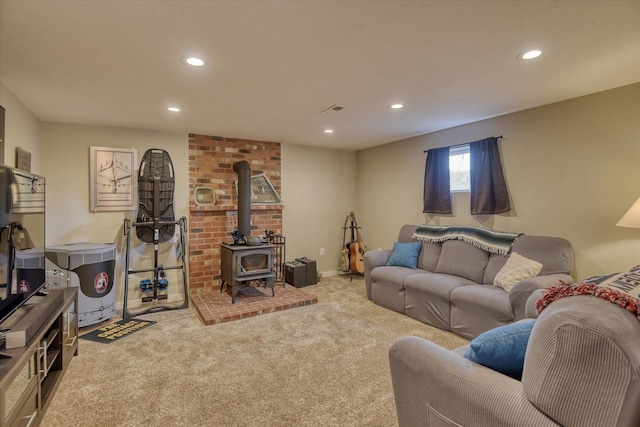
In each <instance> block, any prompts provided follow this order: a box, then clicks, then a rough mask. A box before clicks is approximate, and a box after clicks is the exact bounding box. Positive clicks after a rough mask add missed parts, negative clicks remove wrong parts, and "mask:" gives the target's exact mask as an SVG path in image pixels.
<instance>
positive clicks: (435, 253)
mask: <svg viewBox="0 0 640 427" xmlns="http://www.w3.org/2000/svg"><path fill="white" fill-rule="evenodd" d="M441 251H442V245H440V244H438V243H430V242H422V249H421V250H420V256H419V257H418V268H421V269H423V270H427V271H430V272H432V273H433V272H435V271H436V267H437V266H438V259H439V258H440V252H441Z"/></svg>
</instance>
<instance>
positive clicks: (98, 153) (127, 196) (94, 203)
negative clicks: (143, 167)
mask: <svg viewBox="0 0 640 427" xmlns="http://www.w3.org/2000/svg"><path fill="white" fill-rule="evenodd" d="M136 156H137V150H136V149H135V148H111V147H95V146H91V147H89V168H90V170H89V191H90V202H89V205H90V206H89V209H90V211H91V212H103V211H130V210H134V209H135V208H136V200H137V197H136V196H137V194H136V182H137V181H136V178H135V169H136Z"/></svg>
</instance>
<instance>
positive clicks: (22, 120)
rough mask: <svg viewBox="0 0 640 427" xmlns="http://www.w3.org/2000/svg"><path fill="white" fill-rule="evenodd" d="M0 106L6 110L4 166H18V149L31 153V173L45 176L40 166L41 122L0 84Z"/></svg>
mask: <svg viewBox="0 0 640 427" xmlns="http://www.w3.org/2000/svg"><path fill="white" fill-rule="evenodd" d="M0 105H2V106H3V107H4V109H5V131H4V137H5V144H4V164H5V165H8V166H11V167H15V166H16V148H17V147H20V148H22V149H23V150H26V151H28V152H30V153H31V172H33V173H35V174H37V175H44V174H43V173H42V169H41V166H40V159H41V157H42V156H41V155H40V144H41V135H40V120H38V118H37V117H36V116H35V115H34V114H33V113H32V112H31V111H29V109H28V108H27V107H25V106H24V104H23V103H22V101H20V100H19V99H18V98H17V97H16V96H15V95H14V94H13V92H11V91H10V90H9V89H8V88H7V87H6V86H5V85H4V84H2V83H1V82H0Z"/></svg>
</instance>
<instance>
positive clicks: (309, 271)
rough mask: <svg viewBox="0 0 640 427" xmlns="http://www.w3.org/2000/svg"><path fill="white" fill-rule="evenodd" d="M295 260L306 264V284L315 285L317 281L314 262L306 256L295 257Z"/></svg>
mask: <svg viewBox="0 0 640 427" xmlns="http://www.w3.org/2000/svg"><path fill="white" fill-rule="evenodd" d="M296 261H298V262H301V263H303V264H304V265H305V266H306V277H307V278H306V282H307V286H308V285H315V284H316V283H318V271H317V269H316V262H315V261H314V260H312V259H309V258H307V257H302V258H296Z"/></svg>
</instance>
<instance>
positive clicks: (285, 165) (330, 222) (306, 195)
mask: <svg viewBox="0 0 640 427" xmlns="http://www.w3.org/2000/svg"><path fill="white" fill-rule="evenodd" d="M355 181H356V155H355V152H353V151H345V150H330V149H323V148H314V147H305V146H300V145H291V144H282V200H283V203H284V211H283V228H284V230H283V234H284V236H285V238H286V243H287V246H286V251H287V257H286V258H287V261H290V260H293V259H295V258H299V257H303V256H306V257H307V258H311V259H314V260H316V262H317V269H318V271H319V272H328V273H332V272H335V270H336V268H337V264H338V252H339V250H340V249H341V248H342V226H343V225H344V218H345V216H346V215H347V214H348V213H349V212H350V211H352V210H354V209H355V206H356V194H357V191H356V185H355ZM320 248H324V250H325V254H324V255H323V256H322V255H320Z"/></svg>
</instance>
